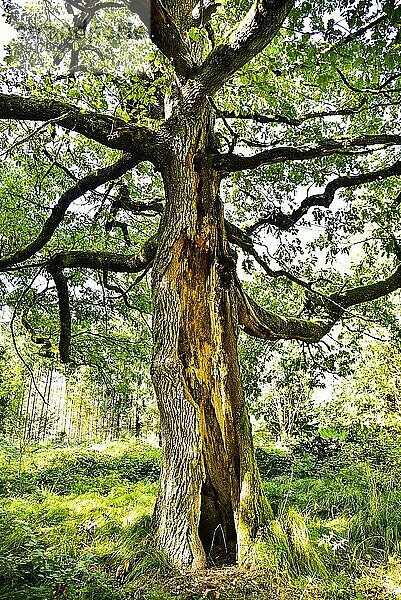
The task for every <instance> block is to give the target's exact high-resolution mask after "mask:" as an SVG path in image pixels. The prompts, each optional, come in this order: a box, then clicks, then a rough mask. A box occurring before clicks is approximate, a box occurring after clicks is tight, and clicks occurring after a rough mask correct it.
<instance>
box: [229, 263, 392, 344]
mask: <svg viewBox="0 0 401 600" xmlns="http://www.w3.org/2000/svg"><path fill="white" fill-rule="evenodd" d="M399 289H401V265H399V266H398V267H397V269H396V270H395V271H394V273H392V275H390V276H389V277H387V278H386V279H382V280H379V281H376V282H374V283H370V284H367V285H362V286H358V287H354V288H349V289H348V290H344V291H342V292H339V293H337V294H332V295H331V296H329V297H328V298H325V299H323V300H322V304H324V308H325V311H326V313H327V317H326V318H322V319H309V320H307V319H299V318H296V317H289V318H285V317H282V316H280V315H277V314H275V313H272V312H270V311H268V310H266V309H264V308H262V307H261V306H259V305H258V304H257V303H256V302H255V301H254V300H252V299H251V298H250V297H249V296H248V295H247V294H246V293H245V292H244V291H243V289H242V287H241V285H240V283H239V282H238V283H237V293H238V301H239V310H238V314H239V320H240V324H241V325H242V327H243V328H244V331H245V332H246V333H248V334H249V335H252V336H254V337H259V338H263V339H266V340H275V339H295V340H303V341H305V342H311V343H312V342H318V341H319V340H321V339H322V337H323V336H324V335H326V333H328V332H329V331H330V329H331V328H332V327H333V326H334V325H335V324H336V323H337V322H339V321H340V319H341V318H342V317H343V316H344V314H345V313H347V312H348V309H349V308H350V307H352V306H357V305H358V304H364V303H366V302H371V301H372V300H377V299H378V298H383V297H384V296H387V295H388V294H391V293H392V292H395V291H397V290H399Z"/></svg>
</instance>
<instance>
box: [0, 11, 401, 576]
mask: <svg viewBox="0 0 401 600" xmlns="http://www.w3.org/2000/svg"><path fill="white" fill-rule="evenodd" d="M5 7H6V9H7V14H8V18H9V19H10V22H13V23H14V24H15V25H16V27H17V29H18V30H19V31H20V32H21V33H23V34H24V40H23V41H22V42H21V41H20V42H18V43H16V44H14V45H12V46H11V47H10V51H9V58H8V66H9V68H8V69H6V71H5V76H6V77H5V79H4V81H5V83H4V89H3V92H2V93H1V94H0V118H1V119H3V120H4V121H5V125H4V127H3V136H2V150H3V156H7V158H8V161H7V162H4V163H2V170H3V173H2V176H3V177H2V180H3V182H4V183H3V187H2V192H1V194H2V196H1V198H2V204H3V207H4V210H3V211H2V217H1V218H2V219H3V223H2V231H3V236H4V239H3V240H2V251H3V252H2V257H1V258H0V269H1V270H2V271H3V272H4V273H10V277H11V279H12V281H13V282H15V281H16V279H17V277H19V281H20V285H21V284H22V285H23V286H25V287H24V288H23V291H22V292H21V293H20V295H19V297H18V303H17V305H18V307H19V306H21V307H22V305H23V303H24V302H23V301H24V300H25V299H26V298H27V297H28V296H29V295H30V294H31V295H33V296H35V295H37V296H39V297H48V298H49V300H48V306H49V307H51V306H52V301H53V306H54V301H55V302H56V303H57V305H58V311H59V317H60V342H59V349H58V352H59V356H60V359H61V360H62V361H63V362H67V361H69V360H70V358H73V356H74V352H75V353H76V352H79V350H77V348H78V347H79V344H77V343H76V342H77V337H76V332H74V330H73V329H72V327H73V326H74V327H76V326H77V324H76V315H77V314H78V307H79V306H80V304H81V301H82V300H85V297H86V296H88V295H89V296H93V297H94V296H95V295H96V293H97V295H98V297H100V298H102V296H106V291H105V290H110V289H111V290H113V291H115V289H116V288H118V289H119V290H120V297H121V298H125V300H126V301H127V302H128V303H129V296H130V291H132V289H135V286H136V284H137V283H138V278H134V275H133V274H135V273H145V272H147V271H148V270H149V269H150V268H151V270H152V304H153V307H152V308H153V362H152V377H153V384H154V387H155V391H156V396H157V400H158V404H159V411H160V421H161V435H162V440H163V469H162V476H161V484H160V492H159V496H158V500H157V503H156V508H155V513H154V523H153V525H154V536H155V540H156V542H157V544H158V546H159V547H160V548H162V549H163V550H164V551H165V552H166V554H167V556H168V558H170V559H171V560H173V561H174V562H175V563H177V564H185V565H190V566H192V567H198V566H203V565H205V563H206V560H207V556H208V555H210V553H211V552H212V551H213V552H216V549H217V551H218V553H219V555H220V556H222V555H224V554H225V555H226V556H225V559H226V560H230V559H233V558H234V557H236V558H237V559H238V560H239V561H240V562H244V561H246V560H247V559H248V558H250V556H252V552H253V542H254V539H255V536H256V534H257V531H258V529H259V528H260V526H261V525H262V524H263V522H264V521H265V520H266V518H267V517H268V514H269V512H268V510H267V507H266V504H265V501H264V497H263V494H262V491H261V487H260V482H259V475H258V471H257V467H256V464H255V460H254V456H253V448H252V438H251V431H250V425H249V420H248V416H247V411H246V407H245V403H244V396H243V391H242V386H241V378H240V370H239V363H238V355H237V338H238V329H239V327H240V328H242V330H243V331H245V332H246V333H247V334H249V335H252V336H256V337H259V338H262V339H265V340H271V341H275V340H279V339H295V340H300V341H301V342H304V343H306V344H309V343H318V342H319V341H320V340H321V339H322V338H323V337H325V336H328V335H330V331H331V330H332V329H333V328H334V327H335V326H336V324H338V323H339V322H341V321H344V320H345V321H346V322H347V324H348V323H349V321H350V320H351V321H353V320H354V319H355V318H358V317H360V316H362V317H363V318H364V319H367V318H369V310H371V308H364V303H368V302H370V303H372V304H371V306H373V309H374V310H376V311H377V310H378V307H379V305H380V299H381V298H382V297H383V296H386V295H387V294H389V293H391V292H394V291H396V290H398V289H399V288H400V287H401V266H399V264H398V261H399V258H400V251H399V246H398V227H399V206H400V201H399V199H400V186H399V175H400V174H401V162H400V161H399V159H398V156H399V146H400V144H401V135H400V133H399V131H398V117H399V94H400V81H399V79H400V74H401V71H400V55H399V51H398V45H399V41H400V39H399V29H398V25H399V20H400V10H399V9H398V8H397V7H396V6H395V3H394V2H392V1H388V2H382V3H380V2H379V3H372V2H369V1H363V0H359V1H354V2H335V3H334V2H330V1H329V0H327V1H326V2H324V3H321V2H319V3H318V2H316V3H310V2H303V3H300V4H295V2H292V1H291V0H256V1H255V2H254V3H250V2H246V1H244V2H231V1H230V0H224V1H223V2H222V3H221V4H217V3H213V2H203V1H202V2H200V3H199V4H196V2H195V1H194V0H180V1H177V0H165V2H164V3H161V2H160V1H159V0H150V1H149V2H148V1H146V0H145V1H143V2H142V1H140V2H138V3H131V2H125V1H123V0H121V2H119V1H116V2H113V3H96V2H95V3H93V2H89V1H88V2H66V3H61V2H60V3H59V4H57V3H56V4H54V3H51V4H49V3H48V2H47V0H42V1H40V2H35V3H34V4H33V5H32V6H30V7H28V8H27V9H24V10H21V9H19V8H18V6H16V5H14V4H13V3H11V2H10V3H9V2H7V4H6V5H5ZM130 11H133V12H134V13H135V14H134V15H133V14H132V12H130ZM137 17H139V19H141V20H142V24H140V23H139V20H138V18H137ZM144 25H145V28H144ZM27 122H36V123H40V124H39V125H35V126H34V127H32V125H27ZM120 181H123V183H124V185H123V186H121V187H118V186H115V185H114V182H120ZM54 197H56V201H55V202H54V201H49V200H50V199H52V198H54ZM73 203H75V204H74V207H73ZM223 205H225V207H226V208H225V210H224V206H223ZM139 216H142V217H144V222H143V223H140V222H139ZM152 217H154V218H152ZM159 218H160V220H159V222H158V223H157V221H158V219H159ZM311 223H315V224H317V225H318V226H319V227H322V229H321V230H320V231H319V233H321V235H316V234H312V235H310V236H308V237H306V238H304V237H303V236H302V228H304V227H306V226H308V225H310V224H311ZM130 226H131V227H133V228H134V232H135V238H134V237H132V238H131V237H130ZM323 227H324V229H323ZM7 232H9V233H10V235H7ZM353 236H354V237H353ZM350 238H351V239H350ZM131 239H135V247H131ZM141 239H142V244H140V240H141ZM354 241H356V242H357V243H358V244H359V245H360V247H361V248H363V249H364V250H365V254H364V260H363V261H357V262H356V265H354V266H353V265H352V262H351V261H350V262H349V264H348V265H347V266H346V268H344V267H341V268H340V265H339V263H338V260H337V256H338V253H339V252H341V251H342V252H345V253H346V252H349V251H350V244H353V243H354ZM235 247H236V248H237V249H238V248H239V249H240V250H241V252H242V253H244V255H245V262H246V264H245V265H244V267H245V269H253V268H254V265H255V264H256V265H257V266H258V268H259V269H262V270H263V277H262V275H260V276H259V286H258V287H256V288H255V286H253V289H252V292H256V293H253V294H252V297H251V296H250V295H249V291H250V290H247V286H246V285H243V284H241V282H240V278H239V275H238V272H237V261H238V257H237V254H236V250H234V248H235ZM354 258H355V256H354ZM360 258H362V257H360ZM91 271H98V272H100V274H101V279H100V281H99V285H94V284H93V283H89V282H90V277H91V276H90V275H89V273H90V272H91ZM240 273H241V271H240ZM124 274H127V275H124ZM41 278H43V279H44V280H43V279H41ZM139 278H141V276H139ZM92 281H93V280H92ZM142 281H143V279H142ZM88 283H89V286H88V285H87V284H88ZM132 286H134V287H132ZM248 287H249V286H248ZM266 288H268V293H266ZM71 290H74V293H73V301H72V302H71V301H70V297H71ZM85 290H86V291H85ZM87 304H88V303H87ZM91 304H92V305H93V304H94V303H93V302H92V303H91ZM84 305H85V302H84ZM359 305H363V307H362V308H359V309H355V306H359ZM91 308H92V306H91ZM48 310H49V311H50V310H51V309H50V308H49V309H48ZM358 311H359V312H358ZM284 315H285V316H284ZM99 320H100V321H101V319H98V321H99ZM53 330H54V328H53V327H51V328H50V330H48V331H47V332H46V335H44V334H41V336H38V338H42V341H43V338H45V339H48V338H49V337H53V335H54V332H53ZM38 341H39V339H38ZM51 347H53V345H52V344H51ZM219 532H220V533H219ZM212 545H213V548H211V546H212Z"/></svg>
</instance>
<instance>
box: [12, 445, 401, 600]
mask: <svg viewBox="0 0 401 600" xmlns="http://www.w3.org/2000/svg"><path fill="white" fill-rule="evenodd" d="M363 443H365V441H363V440H362V441H361V442H359V445H358V443H357V442H355V441H353V442H352V443H348V442H344V443H342V445H341V446H340V447H339V448H338V450H337V451H336V453H335V454H332V453H328V455H327V456H326V457H325V456H324V455H323V456H316V455H313V453H312V452H309V451H308V452H307V451H303V452H299V450H298V449H295V450H294V449H293V448H287V449H283V448H281V449H275V448H267V449H266V448H265V449H264V450H260V449H259V450H258V459H259V465H260V467H261V472H262V474H264V475H265V477H266V474H267V473H269V480H267V479H265V480H264V488H265V492H266V494H267V497H268V499H269V501H270V504H271V506H272V510H273V514H274V516H273V518H272V519H271V521H270V522H269V523H268V524H267V525H266V526H265V527H264V528H263V530H262V531H260V532H259V537H258V540H257V549H258V553H259V557H260V564H259V570H257V571H255V572H253V573H252V574H251V572H249V573H248V572H244V571H238V572H237V571H235V572H234V571H233V572H231V571H229V570H227V571H224V570H220V571H219V570H213V569H212V570H211V571H210V572H209V574H208V575H207V576H206V575H205V576H203V575H202V576H201V575H194V576H193V577H191V578H188V577H186V578H185V577H183V576H180V575H179V574H178V573H175V572H174V571H173V570H172V569H171V567H170V565H168V563H167V562H166V560H165V558H164V556H163V555H162V554H160V553H159V552H157V551H156V550H155V548H154V547H153V546H152V543H151V541H150V538H149V529H150V518H151V513H152V509H153V503H154V499H155V495H156V491H157V479H158V475H159V470H160V452H159V450H157V449H154V448H153V447H149V446H146V445H144V444H140V443H136V442H132V441H129V440H126V441H122V442H118V443H117V442H116V443H109V444H107V445H104V446H96V445H92V446H90V445H86V446H85V445H80V446H75V447H48V448H40V447H34V448H30V449H28V451H27V452H25V453H24V454H21V453H19V451H18V449H17V448H15V447H13V446H12V444H4V445H3V447H2V448H1V451H0V600H19V599H21V600H51V599H57V598H60V599H62V598H64V599H65V598H68V599H69V600H129V599H132V600H136V599H143V600H172V599H173V598H175V599H176V600H197V599H198V598H199V599H200V598H209V599H213V598H216V599H217V598H219V599H220V600H225V599H227V600H235V599H238V600H239V599H241V600H242V599H243V598H244V599H245V598H249V599H251V598H254V599H255V600H256V599H258V600H259V598H260V599H261V600H273V598H274V600H276V599H280V598H282V599H283V600H290V599H291V600H293V599H294V600H296V599H298V598H299V599H301V598H302V600H313V599H316V600H317V599H321V600H326V599H327V600H342V599H344V600H369V599H372V600H374V599H376V600H379V599H388V600H390V599H395V598H397V597H401V568H400V563H401V547H400V544H401V542H400V540H401V477H400V476H399V475H400V471H401V464H400V462H399V461H398V455H399V451H398V448H395V449H392V448H391V444H392V445H393V446H395V445H396V444H397V440H396V439H394V436H391V440H390V437H389V439H387V441H386V443H385V442H383V440H381V446H380V448H381V450H380V452H381V455H380V460H376V458H377V457H376V456H375V452H374V450H373V449H372V448H371V447H369V450H368V452H366V454H364V452H363V447H362V445H363ZM322 447H323V446H322ZM383 453H385V454H386V456H387V457H388V464H390V465H391V468H387V466H386V463H385V461H383V460H381V456H382V454H383ZM269 461H270V462H269ZM225 573H226V574H225ZM180 577H181V579H180ZM205 594H206V595H205Z"/></svg>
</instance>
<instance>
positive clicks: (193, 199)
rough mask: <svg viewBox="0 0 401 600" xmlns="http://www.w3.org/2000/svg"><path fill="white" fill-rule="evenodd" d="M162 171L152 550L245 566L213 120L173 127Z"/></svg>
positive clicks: (242, 479) (244, 421)
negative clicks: (157, 478) (157, 466)
mask: <svg viewBox="0 0 401 600" xmlns="http://www.w3.org/2000/svg"><path fill="white" fill-rule="evenodd" d="M180 125H181V126H180V127H177V130H178V133H177V135H176V137H175V144H174V145H173V147H172V148H171V155H170V157H169V158H168V160H167V161H166V163H165V165H164V168H163V178H164V184H165V190H166V210H165V213H164V215H163V222H162V224H161V228H160V240H159V248H158V253H157V256H156V259H155V262H154V267H153V298H154V323H153V329H154V357H153V366H152V374H153V382H154V387H155V390H156V395H157V399H158V404H159V410H160V422H161V425H160V426H161V436H162V446H163V468H162V475H161V483H160V491H159V495H158V499H157V502H156V507H155V513H154V527H155V535H156V539H157V542H158V545H159V547H160V548H161V549H162V550H164V552H165V553H166V554H167V557H168V558H169V559H170V560H172V561H173V562H174V563H175V564H178V565H189V566H191V567H192V568H198V567H204V566H205V565H206V564H207V562H208V559H209V558H210V559H212V560H213V561H214V562H233V561H234V560H239V561H240V562H242V563H243V562H244V561H245V560H247V559H248V558H249V556H250V554H252V542H253V539H254V537H255V534H256V532H257V530H258V528H259V526H260V524H261V523H262V522H263V520H264V519H265V518H266V515H267V509H266V502H265V500H264V498H263V494H262V491H261V487H260V480H259V475H258V470H257V467H256V463H255V460H254V454H253V444H252V437H251V430H250V424H249V420H248V416H247V412H246V407H245V404H244V397H243V391H242V385H241V380H240V373H239V363H238V354H237V336H238V327H237V311H236V300H235V293H234V266H235V262H234V258H233V256H232V255H230V254H229V250H228V247H227V243H226V239H225V230H224V218H223V207H222V203H221V201H220V198H219V186H220V179H219V176H218V174H217V173H216V172H215V171H214V170H213V168H212V166H211V162H210V160H209V156H208V140H209V139H210V138H209V131H210V130H211V123H210V115H209V114H208V113H207V112H206V111H205V114H204V115H203V116H201V117H199V119H198V120H197V121H196V122H195V121H193V122H189V120H187V121H186V122H185V123H183V124H180Z"/></svg>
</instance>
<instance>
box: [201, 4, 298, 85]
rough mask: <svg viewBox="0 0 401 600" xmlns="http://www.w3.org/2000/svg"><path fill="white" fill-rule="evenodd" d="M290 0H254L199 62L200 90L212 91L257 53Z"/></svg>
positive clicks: (275, 29) (274, 31) (284, 14)
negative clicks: (219, 41)
mask: <svg viewBox="0 0 401 600" xmlns="http://www.w3.org/2000/svg"><path fill="white" fill-rule="evenodd" d="M293 5H294V1H293V0H255V2H254V4H253V6H252V7H251V9H250V10H249V12H248V14H247V15H246V16H245V18H244V19H243V21H242V22H241V23H239V25H238V26H237V27H235V29H234V30H233V31H232V32H231V33H230V34H229V36H228V37H227V38H226V39H225V40H223V41H222V42H221V43H220V44H219V45H218V46H217V47H216V48H215V49H214V50H213V51H212V52H211V53H210V54H209V56H208V57H207V58H206V60H205V61H204V62H203V64H202V65H201V67H200V68H199V71H198V73H197V76H196V78H195V82H196V85H197V86H199V87H200V88H201V89H202V93H203V94H206V95H213V94H215V93H216V92H217V90H218V89H219V88H221V86H222V85H224V83H225V82H226V81H227V80H228V79H229V78H230V77H231V76H232V75H233V74H234V73H235V72H236V71H238V69H240V68H241V67H243V66H244V65H245V64H246V63H247V62H249V61H250V60H251V59H252V58H253V57H254V56H256V55H257V54H259V52H261V51H262V50H263V49H264V48H265V47H266V46H267V44H268V43H269V42H270V41H271V40H272V39H273V38H274V36H275V35H276V34H277V32H278V31H279V29H280V27H281V25H282V23H283V21H284V19H285V18H286V17H287V15H288V13H289V12H290V10H291V8H292V7H293Z"/></svg>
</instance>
